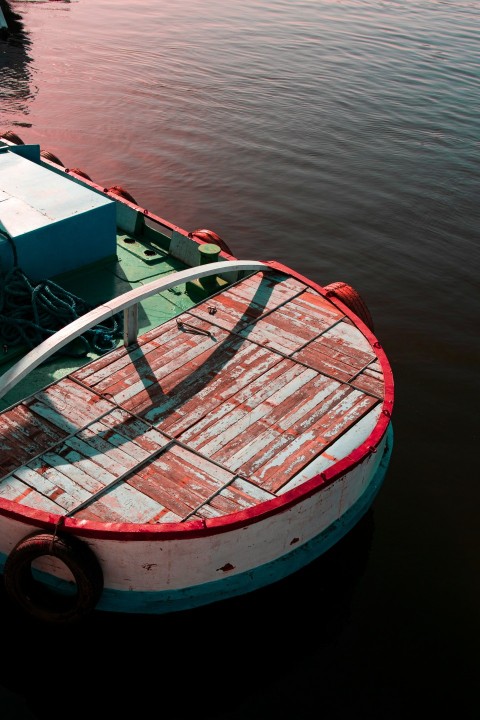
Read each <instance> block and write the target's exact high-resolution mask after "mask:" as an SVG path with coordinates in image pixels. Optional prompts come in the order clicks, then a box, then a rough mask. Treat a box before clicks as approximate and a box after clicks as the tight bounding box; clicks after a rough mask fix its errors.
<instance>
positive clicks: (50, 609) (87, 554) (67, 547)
mask: <svg viewBox="0 0 480 720" xmlns="http://www.w3.org/2000/svg"><path fill="white" fill-rule="evenodd" d="M42 556H53V557H55V558H58V560H60V561H61V562H62V563H63V564H64V565H65V566H66V567H67V568H68V570H69V571H70V573H71V574H72V576H73V582H72V585H71V588H69V590H71V592H70V591H69V592H68V593H65V592H61V591H59V590H58V589H54V588H53V587H52V586H49V585H47V584H46V583H44V582H41V581H40V580H38V579H36V578H35V577H34V575H33V572H32V564H33V563H34V562H35V560H38V559H39V558H41V557H42ZM4 581H5V589H6V591H7V593H8V595H9V596H10V597H11V598H12V600H13V601H14V602H15V603H16V604H17V605H18V606H19V607H20V608H21V609H22V610H23V611H25V612H26V613H27V614H28V615H30V616H32V617H34V618H36V619H37V620H41V621H44V622H50V623H57V624H67V623H73V622H77V621H79V620H81V619H82V618H84V617H85V616H86V615H88V614H90V613H91V612H92V611H93V610H94V609H95V607H96V605H97V602H98V600H99V599H100V595H101V594H102V591H103V572H102V569H101V567H100V563H99V561H98V559H97V558H96V556H95V554H94V553H93V551H92V550H91V549H90V547H89V546H88V545H87V544H86V543H84V542H83V541H81V540H79V539H78V538H76V537H73V536H70V535H65V534H63V535H58V534H55V535H52V534H50V533H46V532H35V533H33V534H31V535H28V536H27V537H25V538H23V539H22V540H20V542H18V543H17V544H16V545H15V547H14V548H13V550H12V551H11V552H10V554H9V555H8V557H7V560H6V563H5V568H4Z"/></svg>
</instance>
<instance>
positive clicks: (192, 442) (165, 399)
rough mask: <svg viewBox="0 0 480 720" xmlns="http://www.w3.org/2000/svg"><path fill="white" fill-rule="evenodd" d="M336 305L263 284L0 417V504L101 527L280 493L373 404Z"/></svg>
mask: <svg viewBox="0 0 480 720" xmlns="http://www.w3.org/2000/svg"><path fill="white" fill-rule="evenodd" d="M383 392H384V383H383V376H382V371H381V367H380V365H379V363H378V361H377V357H376V355H375V353H374V352H373V350H372V348H371V347H370V345H369V343H368V342H367V340H366V339H365V338H364V337H363V335H362V334H361V333H360V332H359V331H358V330H357V329H356V328H355V326H354V325H353V324H352V323H351V321H350V320H349V319H348V318H346V317H345V316H344V315H343V313H341V312H340V311H339V310H338V309H337V308H335V307H334V306H333V305H331V304H330V303H329V302H328V301H327V300H325V299H324V298H323V297H322V296H320V295H318V294H316V293H315V292H314V291H313V290H311V289H309V288H307V287H306V286H305V285H303V284H302V283H301V282H299V281H297V280H295V279H292V278H287V277H286V276H284V275H281V274H280V273H274V272H269V273H267V274H264V273H261V272H259V273H257V274H255V275H253V276H251V277H249V278H246V279H244V280H242V281H241V282H239V283H237V284H236V285H234V286H232V287H231V288H229V289H228V290H226V291H224V292H223V293H221V294H219V295H217V296H215V297H213V298H211V299H210V300H208V301H206V302H204V303H202V304H201V305H198V306H196V307H194V308H193V309H192V310H191V311H189V312H188V313H185V314H184V315H182V316H181V317H179V318H177V319H173V320H170V321H169V322H167V323H165V324H164V325H161V326H160V327H158V328H156V329H154V330H152V331H150V332H148V333H146V334H145V335H143V336H141V337H140V338H139V342H138V345H136V346H132V347H130V348H128V349H127V348H125V347H123V346H122V347H120V348H118V349H117V350H115V351H113V352H111V353H109V354H107V355H105V356H103V357H102V358H100V359H98V360H96V361H94V362H92V363H91V364H89V365H86V366H84V367H83V368H81V369H80V370H78V371H76V372H74V373H72V374H71V375H70V376H68V377H66V378H64V379H63V380H60V381H58V382H56V383H54V384H53V385H51V386H49V387H47V388H46V389H44V390H43V391H41V392H39V393H37V394H36V395H34V396H32V397H30V398H28V399H27V400H25V401H23V402H21V403H18V404H16V405H14V406H12V407H11V408H10V409H8V410H7V411H5V412H3V413H2V414H1V416H0V449H1V457H0V477H1V479H0V496H1V497H4V498H8V499H10V500H15V501H17V502H18V503H21V504H23V505H25V506H30V507H34V508H39V509H43V510H46V511H49V512H53V513H58V514H63V515H69V516H75V517H76V518H79V519H89V520H96V521H104V522H132V523H159V522H180V521H184V520H187V519H192V518H209V517H216V516H221V515H225V514H229V513H232V512H236V511H238V510H242V509H245V508H248V507H251V506H252V505H255V504H257V503H259V502H262V501H264V500H266V499H269V498H271V497H273V496H275V494H276V493H278V492H281V489H282V488H283V487H284V486H285V485H286V484H287V483H288V482H289V481H290V480H291V478H292V477H294V476H295V475H296V474H297V473H298V472H299V471H300V470H301V469H302V468H303V467H305V466H306V465H307V464H308V463H309V462H310V461H311V460H312V459H313V458H314V457H315V456H317V455H318V454H319V453H321V452H324V450H325V449H326V448H328V447H329V446H330V445H331V444H332V443H333V442H334V441H335V440H337V439H338V438H339V437H340V436H341V435H343V434H344V433H345V432H346V431H348V429H349V428H350V427H352V425H354V424H355V423H356V422H358V420H359V419H360V418H362V417H363V416H364V415H365V414H366V413H368V412H369V411H370V410H371V409H372V408H373V407H374V406H375V405H377V404H378V403H379V402H381V400H382V398H383Z"/></svg>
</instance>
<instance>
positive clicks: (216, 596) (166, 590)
mask: <svg viewBox="0 0 480 720" xmlns="http://www.w3.org/2000/svg"><path fill="white" fill-rule="evenodd" d="M392 448H393V430H392V426H391V424H390V425H389V427H388V430H387V432H386V434H385V436H384V438H383V440H382V442H381V443H380V444H379V445H378V447H377V450H376V452H375V453H372V454H371V455H369V456H367V457H366V458H365V459H364V460H363V462H361V463H360V464H359V465H357V466H355V467H354V468H353V469H351V470H350V471H349V472H347V473H346V474H345V475H344V476H343V477H339V478H338V479H337V480H335V482H332V483H331V484H329V486H328V487H322V489H321V490H318V491H317V492H313V493H312V494H311V495H308V496H306V497H304V498H303V499H301V500H300V501H298V502H295V503H294V504H292V505H290V506H288V505H287V506H286V507H283V508H282V509H280V510H279V511H278V512H273V513H272V514H271V515H268V516H266V517H260V518H257V519H256V520H255V521H254V522H245V523H240V524H239V525H238V526H237V527H234V528H233V529H231V530H227V531H225V530H224V529H222V530H221V531H220V530H219V531H218V532H209V533H205V534H204V535H203V536H202V534H198V533H195V532H194V533H192V534H191V535H189V534H188V533H186V534H185V535H184V537H177V538H173V539H162V537H161V536H160V535H157V536H150V537H149V538H146V539H143V538H142V537H141V535H138V536H135V535H133V536H132V535H129V534H126V535H125V536H124V537H123V538H121V539H120V536H118V539H108V538H106V537H104V536H101V537H95V536H90V537H88V538H85V537H83V538H82V539H83V542H85V541H86V542H87V543H88V545H89V546H90V548H91V549H92V550H93V552H94V554H95V555H96V557H97V558H98V559H99V561H100V564H101V566H102V572H103V576H104V587H103V592H102V594H101V597H100V600H99V601H98V603H97V605H96V609H97V610H99V611H108V612H120V613H139V614H163V613H170V612H175V611H181V610H187V609H193V608H195V607H200V606H202V605H206V604H210V603H212V602H217V601H220V600H225V599H228V598H231V597H234V596H238V595H244V594H246V593H249V592H252V591H254V590H257V589H259V588H262V587H265V586H267V585H270V584H272V583H274V582H277V581H279V580H282V579H283V578H286V577H288V576H289V575H291V574H293V573H295V572H296V571H298V570H300V569H301V568H302V567H304V566H306V565H308V564H309V563H311V562H313V561H314V560H316V559H317V558H318V557H320V556H321V555H322V554H323V553H325V552H326V551H327V550H329V549H330V548H331V547H332V546H333V545H334V544H336V543H337V542H338V541H339V540H340V539H341V538H342V537H343V536H345V535H346V534H347V533H348V532H349V531H350V530H351V529H352V528H353V527H354V526H355V525H356V524H357V523H358V522H359V521H360V520H361V518H362V517H363V516H364V515H365V514H366V512H367V511H368V509H369V508H370V507H371V505H372V503H373V502H374V500H375V497H376V495H377V493H378V491H379V489H380V487H381V485H382V483H383V480H384V477H385V474H386V471H387V468H388V465H389V462H390V456H391V453H392ZM29 529H30V531H34V530H35V529H37V530H39V528H38V527H37V528H36V527H35V525H34V524H32V526H31V527H30V528H27V527H26V526H25V523H24V522H19V521H18V520H14V519H7V518H5V522H4V523H3V524H2V526H1V530H0V532H1V537H0V542H1V547H2V553H1V556H0V562H1V564H2V571H3V567H4V565H5V561H6V558H7V556H8V554H9V552H10V549H11V548H12V547H14V546H15V544H16V543H17V542H19V541H20V540H21V539H22V538H24V537H25V535H27V534H28V531H29ZM43 562H44V563H48V565H49V567H48V568H47V565H45V564H44V566H43V568H42V566H41V564H40V565H39V568H38V572H39V573H40V575H39V579H41V582H42V583H45V584H46V585H52V586H55V588H56V591H60V592H61V591H62V590H63V591H64V592H66V593H68V587H69V585H70V584H71V583H70V582H69V579H68V577H67V576H66V575H65V567H64V565H63V564H62V563H58V562H56V561H55V559H54V558H52V557H48V558H46V559H44V560H43ZM47 570H48V572H47ZM51 573H55V574H51ZM62 575H63V579H62Z"/></svg>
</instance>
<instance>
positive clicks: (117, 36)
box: [0, 0, 480, 720]
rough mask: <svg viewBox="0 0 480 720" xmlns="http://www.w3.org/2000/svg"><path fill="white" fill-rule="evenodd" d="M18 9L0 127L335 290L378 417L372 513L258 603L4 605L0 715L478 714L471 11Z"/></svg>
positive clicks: (105, 5)
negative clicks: (372, 379) (160, 607)
mask: <svg viewBox="0 0 480 720" xmlns="http://www.w3.org/2000/svg"><path fill="white" fill-rule="evenodd" d="M10 6H11V7H12V8H13V9H14V10H15V11H16V12H17V13H19V14H20V16H21V18H22V21H23V33H19V34H14V35H12V36H11V37H10V38H9V39H8V40H6V41H5V40H3V41H1V40H0V73H1V75H0V129H2V130H6V129H12V130H14V131H15V132H17V134H19V135H20V136H21V137H22V139H23V140H24V141H25V142H40V144H41V145H42V147H43V148H45V149H48V150H50V151H52V152H54V153H55V154H56V155H57V156H58V157H59V158H60V159H61V160H62V161H63V163H64V164H65V165H66V166H67V167H68V166H70V167H80V168H81V169H83V170H84V171H85V172H87V173H88V174H89V175H90V176H91V177H92V178H93V179H94V180H96V181H97V182H99V183H101V184H104V185H105V186H110V185H113V184H122V185H123V186H124V187H125V188H127V189H128V190H129V191H130V192H131V193H132V194H133V195H134V197H136V199H137V200H138V202H139V203H140V204H142V205H144V206H145V207H147V208H150V209H151V210H152V211H154V212H156V213H157V214H159V215H162V216H163V217H165V218H167V219H169V220H171V221H173V222H175V223H177V224H178V225H181V226H182V227H184V228H186V229H187V230H193V229H195V228H198V227H208V228H211V229H213V230H215V231H216V232H218V233H219V234H220V235H221V236H222V237H223V238H224V239H225V240H226V241H227V242H228V244H229V245H230V247H231V248H232V249H233V251H234V252H235V254H236V255H237V256H238V257H240V258H242V259H259V260H263V259H277V260H280V261H283V262H286V263H287V264H289V265H290V266H291V267H293V268H295V269H296V270H298V271H300V272H302V273H304V274H307V275H310V276H312V277H313V278H314V279H317V280H318V281H319V282H320V283H323V284H327V283H329V282H333V281H335V280H344V281H346V282H348V283H350V284H352V285H353V286H354V287H355V288H356V289H357V290H358V291H359V292H360V293H361V295H362V296H363V297H364V299H365V300H366V301H367V303H368V305H369V307H370V309H371V312H372V314H373V317H374V320H375V329H376V333H377V335H378V337H379V339H380V340H381V342H382V344H383V346H384V347H385V349H386V351H387V353H388V355H389V357H390V360H391V362H392V366H393V370H394V374H395V380H396V406H395V415H394V428H395V447H394V453H393V458H392V463H391V466H390V470H389V473H388V476H387V479H386V482H385V485H384V487H383V489H382V491H381V494H380V496H379V498H378V500H377V502H376V504H375V507H374V510H373V512H372V513H371V514H370V515H369V516H368V517H367V518H366V520H365V522H364V523H362V525H361V526H360V527H359V528H358V529H357V530H356V531H355V532H354V533H352V535H351V536H350V537H349V538H347V539H346V540H345V541H344V542H343V543H341V544H340V545H339V546H338V547H337V548H335V549H334V550H333V551H332V552H331V553H329V554H328V555H327V556H325V557H324V558H321V559H320V560H319V561H318V562H317V563H315V564H314V565H313V566H311V567H309V568H308V569H307V570H306V571H304V572H303V573H300V574H299V575H298V576H296V577H295V578H291V579H289V580H288V581H286V582H284V583H281V584H280V585H279V586H277V587H275V588H270V589H268V590H266V591H265V592H263V591H262V592H259V593H257V594H255V595H253V596H249V597H247V598H243V599H240V600H235V601H232V602H229V603H225V604H222V605H219V606H218V607H214V608H207V609H202V610H200V611H196V612H194V613H185V614H180V615H175V616H173V617H170V618H164V617H160V618H130V617H128V618H123V617H109V616H104V615H100V614H98V615H96V616H95V617H94V618H92V620H91V622H90V621H89V623H88V624H87V626H86V627H82V628H81V629H71V628H69V629H68V630H65V629H63V630H58V629H56V630H53V631H52V629H48V630H47V629H45V628H39V627H37V626H36V625H34V624H32V623H30V622H28V621H25V620H24V619H23V618H20V617H19V615H18V614H17V612H16V611H15V609H14V608H12V607H11V605H10V603H9V601H8V600H7V599H6V598H5V596H4V595H3V593H1V594H0V609H1V610H3V616H4V632H3V633H2V635H3V642H2V648H3V651H2V657H3V660H2V665H1V668H2V669H1V675H0V682H1V686H0V717H1V719H2V720H10V719H12V720H13V719H15V720H17V719H18V720H31V719H35V718H49V719H50V718H51V717H52V716H56V715H58V714H59V713H60V714H62V716H65V714H66V713H67V712H74V711H75V713H76V714H80V713H81V714H84V713H85V714H86V713H89V714H90V713H91V712H92V711H93V710H94V708H96V710H95V713H94V716H95V717H101V716H102V714H105V716H106V717H114V716H115V715H116V716H118V717H125V716H126V712H125V710H124V708H125V703H126V697H127V696H128V698H129V702H130V703H133V707H134V708H136V710H134V711H132V712H131V713H129V715H132V716H133V717H138V716H139V715H140V714H141V713H145V714H148V715H149V716H151V717H162V716H163V717H166V718H167V717H168V718H170V717H173V716H175V717H184V716H185V717H186V716H187V715H188V716H189V717H190V716H191V715H192V714H195V715H201V716H202V717H206V718H219V719H221V720H227V718H228V720H239V719H243V718H252V719H255V720H256V719H257V718H262V719H263V718H265V717H271V718H292V720H296V719H297V718H302V720H303V718H305V719H307V718H315V717H318V718H323V720H343V718H348V719H349V720H351V719H352V718H353V719H355V720H357V719H359V718H362V719H363V718H382V720H383V719H385V720H391V719H395V720H396V719H397V718H398V719H402V720H404V718H411V717H418V716H420V714H422V715H425V716H426V717H433V715H434V713H437V712H439V711H440V710H443V711H446V712H452V713H455V717H459V718H462V719H463V718H470V717H471V718H475V719H476V718H478V717H479V712H480V710H479V700H478V689H479V688H478V678H479V670H480V664H479V641H480V597H479V590H480V582H479V578H480V572H479V548H480V533H479V527H480V523H479V507H480V504H479V503H480V492H479V488H480V480H479V477H480V473H479V471H478V452H477V447H478V445H477V443H478V441H479V422H478V404H479V386H480V383H479V359H480V342H479V331H480V283H479V272H480V250H479V240H480V238H479V235H480V200H479V198H480V2H479V1H478V0H443V1H441V0H438V1H436V0H417V1H416V2H413V1H410V0H403V1H401V0H397V1H395V0H391V1H388V0H383V1H379V0H371V1H370V2H367V1H366V0H337V1H335V0H278V1H274V0H271V2H267V1H266V0H265V1H262V0H242V2H239V1H238V2H237V0H231V2H225V1H224V0H222V1H220V0H210V1H209V2H206V1H203V2H202V1H201V0H189V1H187V0H175V1H174V0H163V2H148V1H147V0H136V1H135V0H129V1H127V0H78V1H77V2H74V1H72V2H61V1H57V2H34V1H30V2H26V1H25V2H21V1H17V2H15V1H13V0H12V2H10ZM267 615H268V617H271V620H270V622H269V624H268V626H267V627H265V626H264V624H263V617H266V616H267Z"/></svg>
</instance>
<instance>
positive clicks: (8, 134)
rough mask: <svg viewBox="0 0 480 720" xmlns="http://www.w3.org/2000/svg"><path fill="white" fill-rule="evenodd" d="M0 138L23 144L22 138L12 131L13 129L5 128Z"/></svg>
mask: <svg viewBox="0 0 480 720" xmlns="http://www.w3.org/2000/svg"><path fill="white" fill-rule="evenodd" d="M1 138H3V139H4V140H8V142H12V143H15V145H25V143H24V142H23V140H22V138H21V137H19V136H18V135H17V133H14V132H13V130H5V132H3V133H2V135H1Z"/></svg>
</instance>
